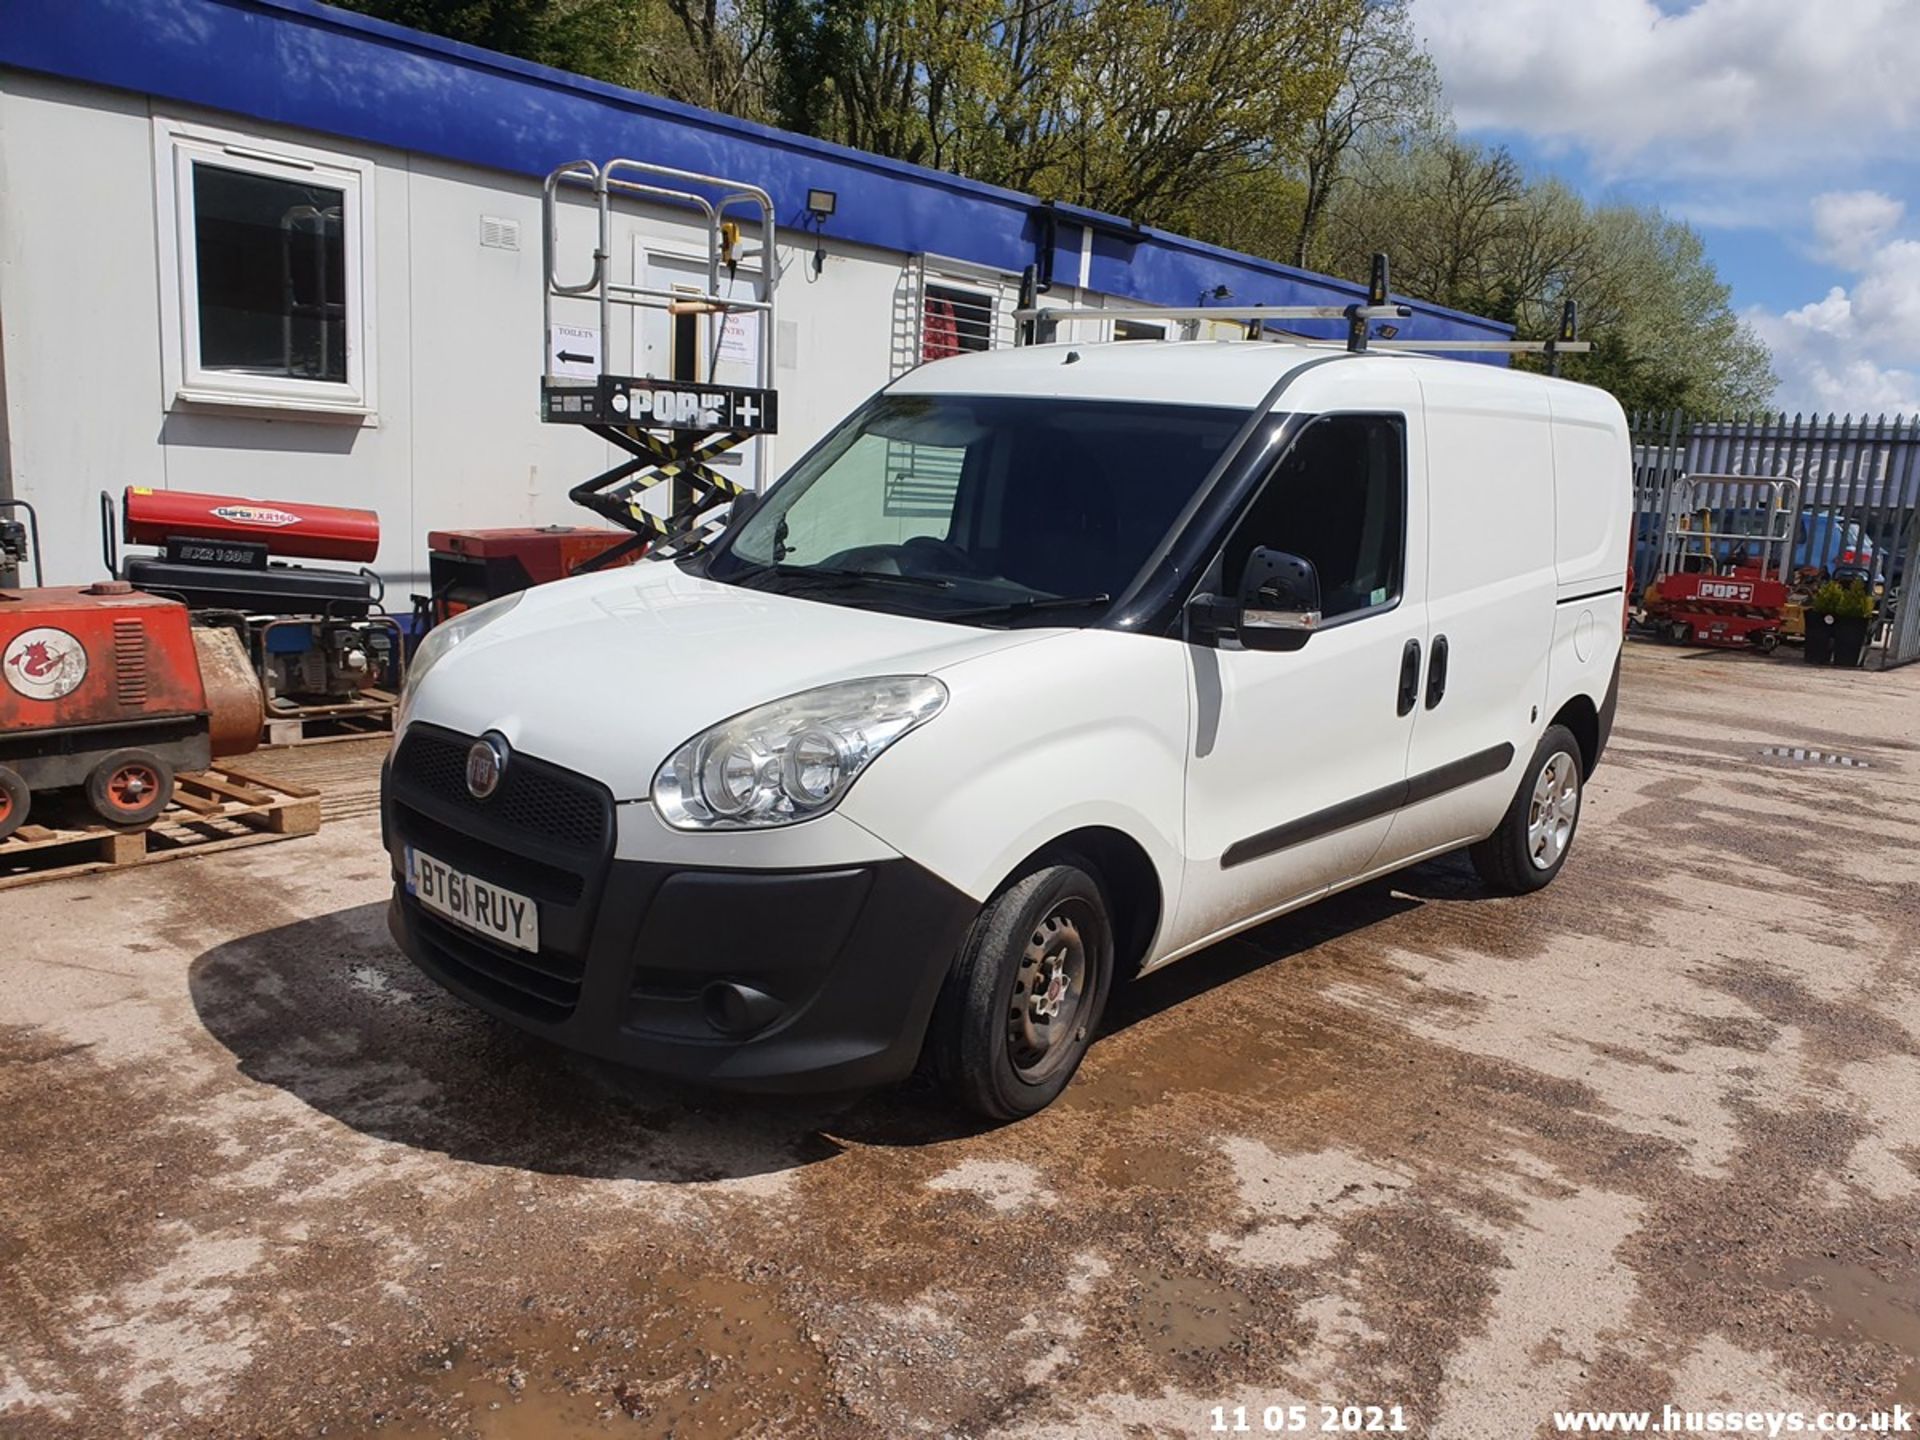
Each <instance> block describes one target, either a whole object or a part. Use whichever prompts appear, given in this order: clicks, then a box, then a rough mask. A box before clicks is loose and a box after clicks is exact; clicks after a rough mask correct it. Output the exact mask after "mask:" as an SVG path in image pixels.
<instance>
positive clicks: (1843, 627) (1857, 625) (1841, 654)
mask: <svg viewBox="0 0 1920 1440" xmlns="http://www.w3.org/2000/svg"><path fill="white" fill-rule="evenodd" d="M1867 627H1868V621H1867V619H1866V617H1865V616H1864V615H1862V616H1847V617H1844V618H1843V617H1841V616H1837V615H1836V616H1835V617H1834V620H1833V663H1834V664H1836V665H1845V666H1846V667H1847V668H1849V669H1852V668H1853V667H1855V666H1857V665H1858V664H1859V663H1860V657H1861V656H1863V655H1865V654H1866V652H1867Z"/></svg>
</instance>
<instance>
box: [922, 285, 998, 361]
mask: <svg viewBox="0 0 1920 1440" xmlns="http://www.w3.org/2000/svg"><path fill="white" fill-rule="evenodd" d="M920 307H921V320H920V358H921V359H922V360H944V359H946V358H947V357H948V356H949V355H963V354H965V353H966V352H968V351H970V350H991V349H992V348H993V312H994V297H993V296H992V295H991V294H989V293H988V292H986V291H983V290H966V289H962V288H961V287H960V286H958V285H928V286H927V287H926V291H925V293H924V294H923V295H922V297H921V301H920Z"/></svg>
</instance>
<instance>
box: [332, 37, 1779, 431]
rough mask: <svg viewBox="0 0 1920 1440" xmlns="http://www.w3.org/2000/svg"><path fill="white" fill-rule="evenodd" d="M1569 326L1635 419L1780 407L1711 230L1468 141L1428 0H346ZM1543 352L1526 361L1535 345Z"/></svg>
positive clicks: (903, 155) (989, 176)
mask: <svg viewBox="0 0 1920 1440" xmlns="http://www.w3.org/2000/svg"><path fill="white" fill-rule="evenodd" d="M337 3H344V4H347V5H348V6H350V8H353V9H357V10H362V11H365V12H367V13H369V14H373V15H378V16H380V17H381V18H383V19H387V20H393V21H397V22H399V23H400V24H403V25H413V26H418V27H420V28H422V29H426V30H432V31H436V32H438V33H440V34H443V35H448V36H451V37H453V38H455V39H458V40H465V41H468V42H470V43H473V44H476V45H482V46H486V47H488V48H490V49H496V50H504V51H507V52H510V53H512V54H516V55H521V56H525V57H526V58H528V59H532V60H537V61H540V62H543V63H545V64H550V65H556V66H559V67H562V68H564V69H569V70H575V71H579V72H581V73H583V74H587V75H592V76H594V77H596V78H598V79H602V80H608V81H612V82H614V83H617V84H624V85H630V86H634V87H636V88H638V89H643V90H650V91H653V92H655V93H658V94H662V95H666V96H668V97H670V98H672V99H676V100H684V101H687V102H689V103H692V104H696V105H704V106H708V107H710V108H714V109H720V110H725V111H728V112H730V113H732V114H736V115H742V116H746V117H748V118H751V119H760V120H770V121H772V122H774V123H776V124H779V125H783V126H785V127H787V128H789V129H792V130H797V131H800V132H802V133H805V134H809V135H818V136H821V137H823V138H826V139H831V140H838V141H842V142H844V143H846V144H849V145H853V146H856V147H858V148H860V149H863V150H871V151H875V152H877V153H879V154H882V155H889V156H893V157H895V158H897V159H902V160H908V161H914V162H917V163H919V164H923V165H930V166H933V167H936V168H939V169H945V170H951V171H954V172H957V173H959V174H964V175H969V176H972V177H974V178H975V179H979V180H984V181H987V182H989V183H993V184H999V185H1006V186H1009V187H1011V188H1014V189H1018V190H1024V191H1028V192H1030V193H1034V194H1038V195H1041V196H1043V197H1047V198H1051V199H1057V200H1061V201H1066V202H1069V203H1072V204H1077V205H1085V206H1089V207H1091V208H1094V209H1098V210H1105V211H1108V212H1111V213H1114V214H1118V215H1122V216H1125V217H1128V218H1130V219H1134V220H1137V221H1140V222H1143V223H1147V224H1154V225H1160V226H1164V227H1166V228H1168V229H1172V230H1176V231H1180V232H1182V233H1185V234H1190V235H1193V236H1196V237H1198V238H1200V239H1203V240H1210V241H1213V242H1214V243H1216V244H1220V245H1225V246H1229V247H1231V248H1233V249H1237V250H1242V251H1246V252H1248V253H1251V254H1256V255H1265V256H1269V257H1272V258H1274V259H1278V260H1285V261H1288V262H1290V263H1293V264H1298V265H1302V266H1308V267H1311V268H1314V269H1318V270H1322V271H1326V272H1329V273H1332V274H1338V275H1344V276H1347V277H1350V278H1355V279H1358V278H1360V277H1363V276H1364V275H1365V274H1366V272H1367V266H1368V262H1369V259H1370V257H1371V255H1372V253H1373V252H1374V251H1375V250H1385V251H1387V252H1388V254H1389V255H1390V256H1391V257H1392V260H1393V278H1394V287H1395V289H1396V290H1398V291H1399V292H1400V293H1402V294H1407V295H1412V296H1415V297H1418V298H1421V299H1425V300H1430V301H1434V302H1437V303H1439V304H1442V305H1447V306H1451V307H1453V308H1456V309H1460V310H1465V311H1468V312H1471V313H1474V314H1479V315H1486V316H1489V317H1492V318H1494V319H1499V320H1504V321H1507V322H1509V323H1511V324H1513V325H1515V326H1516V327H1517V328H1518V330H1519V333H1520V335H1521V336H1522V337H1524V338H1544V337H1545V336H1548V335H1551V334H1552V333H1553V331H1554V329H1555V327H1556V325H1557V322H1558V318H1559V309H1560V302H1561V300H1562V298H1563V297H1567V296H1571V297H1573V298H1575V299H1576V300H1578V301H1579V304H1580V312H1581V313H1580V318H1581V333H1582V335H1583V336H1584V337H1586V338H1589V339H1591V340H1592V341H1593V343H1594V350H1593V353H1592V354H1591V355H1588V356H1584V357H1577V356H1570V357H1566V358H1565V360H1564V362H1563V372H1564V373H1565V374H1567V375H1568V376H1570V377H1571V378H1574V379H1582V380H1587V381H1590V382H1592V383H1594V384H1597V385H1602V386H1604V387H1606V388H1607V389H1609V390H1611V391H1613V392H1614V394H1615V395H1617V396H1618V397H1619V399H1620V401H1621V403H1622V404H1623V405H1625V406H1626V407H1627V408H1628V409H1629V410H1648V411H1653V410H1665V409H1673V408H1678V409H1684V410H1687V411H1689V412H1690V413H1692V414H1695V415H1701V416H1715V415H1728V414H1734V413H1739V412H1742V411H1750V410H1753V409H1757V408H1760V407H1762V406H1764V405H1765V404H1766V403H1767V400H1768V398H1769V397H1770V395H1771V394H1772V391H1773V388H1774V383H1775V382H1774V376H1773V373H1772V369H1771V363H1770V357H1769V356H1768V353H1767V350H1766V347H1765V346H1764V345H1763V344H1761V342H1760V341H1759V339H1758V338H1757V337H1756V336H1755V335H1754V334H1753V332H1752V331H1751V330H1750V329H1749V328H1748V327H1747V326H1746V325H1745V324H1743V323H1742V322H1741V321H1740V319H1739V317H1738V316H1737V315H1735V314H1734V312H1733V308H1732V305H1731V301H1730V296H1729V293H1728V290H1727V287H1726V285H1725V284H1724V283H1722V282H1721V280H1720V279H1719V277H1718V275H1717V274H1716V273H1715V271H1714V268H1713V264H1712V262H1711V261H1710V260H1709V258H1708V257H1707V255H1706V252H1705V248H1704V246H1703V245H1702V243H1701V240H1700V237H1699V235H1698V234H1697V233H1696V232H1695V231H1693V230H1692V229H1691V228H1689V227H1688V226H1686V225H1684V224H1681V223H1680V222H1678V221H1676V220H1673V219H1671V218H1669V217H1668V216H1666V215H1664V214H1663V213H1661V212H1660V211H1659V210H1657V209H1654V208H1651V207H1640V206H1632V205H1624V204H1598V205H1595V204H1589V203H1588V202H1586V201H1585V200H1583V199H1582V198H1581V197H1580V196H1579V195H1577V194H1575V193H1574V192H1573V191H1571V190H1570V189H1568V188H1567V187H1566V186H1565V185H1563V184H1561V183H1560V182H1558V181H1556V180H1553V179H1543V178H1539V177H1536V176H1531V175H1528V174H1527V173H1526V172H1525V171H1524V170H1523V169H1522V168H1521V166H1520V165H1519V164H1518V162H1517V161H1515V159H1514V158H1513V156H1512V155H1511V154H1509V153H1508V152H1507V151H1506V150H1504V149H1502V148H1498V147H1486V146H1479V145H1474V144H1470V143H1467V142H1464V141H1462V140H1460V139H1459V138H1458V137H1457V136H1455V135H1454V134H1453V133H1452V129H1451V125H1450V122H1449V121H1448V120H1447V118H1446V113H1445V107H1444V104H1443V102H1442V99H1441V95H1440V89H1439V84H1438V81H1437V79H1436V78H1435V75H1434V71H1433V65H1432V63H1431V61H1430V60H1429V59H1428V57H1427V56H1426V54H1425V52H1424V51H1423V50H1422V49H1421V47H1420V45H1419V42H1418V40H1417V39H1416V37H1415V35H1414V32H1413V28H1412V25H1411V22H1410V20H1409V18H1408V10H1407V7H1408V4H1409V0H337ZM1520 363H1523V364H1524V363H1529V362H1527V361H1524V360H1523V361H1522V362H1520Z"/></svg>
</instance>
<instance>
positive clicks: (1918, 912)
mask: <svg viewBox="0 0 1920 1440" xmlns="http://www.w3.org/2000/svg"><path fill="white" fill-rule="evenodd" d="M1776 744H1786V745H1789V746H1792V745H1802V746H1813V747H1818V748H1823V749H1832V750H1839V751H1843V752H1845V753H1847V754H1849V755H1851V756H1854V757H1856V758H1858V759H1861V760H1864V761H1867V762H1869V764H1868V768H1842V767H1838V766H1831V765H1816V764H1801V763H1796V762H1793V761H1791V760H1787V759H1780V758H1770V757H1763V756H1762V755H1761V754H1760V753H1759V752H1760V751H1761V749H1762V747H1764V746H1769V745H1776ZM349 808H351V807H349ZM336 813H337V812H336ZM1917 845H1920V667H1914V668H1912V669H1909V670H1905V671H1899V672H1893V673H1890V674H1885V675H1867V674H1841V673H1831V672H1817V673H1816V672H1811V671H1809V670H1807V669H1805V668H1804V667H1796V666H1790V665H1784V664H1777V665H1762V664H1759V663H1758V662H1754V661H1751V660H1749V659H1747V658H1746V657H1742V656H1737V655H1716V654H1696V653H1693V652H1687V651H1666V650H1657V649H1648V648H1644V647H1636V648H1635V649H1634V650H1633V651H1632V653H1631V654H1630V656H1629V664H1628V668H1627V681H1626V685H1625V698H1624V701H1623V704H1622V707H1621V714H1620V722H1619V728H1618V730H1617V731H1616V734H1615V739H1614V746H1613V749H1612V750H1611V751H1610V753H1609V757H1608V763H1607V764H1606V766H1604V767H1603V768H1602V770H1601V771H1600V773H1599V774H1598V775H1597V776H1596V777H1595V779H1594V783H1593V785H1592V787H1591V788H1590V790H1589V799H1588V806H1587V811H1586V815H1585V819H1584V824H1583V826H1582V830H1581V835H1580V840H1579V843H1578V845H1577V846H1576V847H1575V852H1574V856H1573V858H1572V860H1571V862H1570V864H1569V866H1568V869H1567V870H1566V872H1565V874H1564V875H1563V876H1562V877H1561V878H1560V880H1559V881H1558V883H1556V884H1555V885H1554V887H1553V888H1552V889H1551V890H1549V891H1547V892H1545V893H1544V894H1542V895H1540V896H1536V897H1533V898H1530V899H1525V900H1500V899H1491V898H1487V897H1486V896H1484V894H1483V893H1482V892H1481V890H1480V889H1479V888H1478V886H1477V885H1476V883H1475V882H1474V880H1473V879H1472V876H1471V873H1470V872H1469V871H1468V870H1467V869H1466V868H1465V867H1464V866H1463V865H1462V864H1460V863H1459V862H1457V861H1447V862H1442V863H1436V864H1431V865H1427V866H1423V867H1421V868H1419V869H1417V870H1414V871H1411V872H1407V873H1405V874H1403V875H1401V876H1399V877H1396V878H1395V879H1394V880H1393V881H1392V882H1390V883H1379V884H1375V885H1371V886H1368V887H1366V888H1364V889H1362V890H1359V891H1355V892H1353V893H1350V894H1348V895H1346V896H1342V897H1339V898H1337V899H1335V900H1333V901H1329V902H1327V903H1324V904H1322V905H1320V906H1318V907H1315V908H1313V909H1311V910H1308V911H1305V912H1302V913H1300V914H1298V915H1295V916H1293V917H1289V918H1287V919H1285V920H1282V921H1279V922H1276V923H1274V924H1271V925H1268V926H1265V927H1263V928H1262V929H1260V930H1258V931H1256V932H1253V933H1252V934H1250V935H1248V936H1246V937H1244V938H1243V939H1240V940H1237V941H1234V942H1230V943H1228V944H1225V945H1222V946H1219V947H1217V948H1216V949H1214V950H1212V951H1210V952H1208V953H1206V954H1204V955H1202V956H1198V957H1195V958H1194V959H1192V960H1189V961H1186V962H1183V963H1182V964H1180V965H1178V966H1175V967H1173V968H1171V969H1169V970H1167V971H1164V972H1162V973H1160V974H1158V975H1156V976H1154V977H1152V978H1150V979H1148V980H1146V981H1143V982H1140V983H1137V984H1135V985H1132V986H1130V987H1127V988H1124V989H1123V990H1122V991H1121V992H1120V993H1119V995H1118V996H1117V997H1116V1009H1115V1013H1114V1014H1113V1015H1112V1016H1111V1017H1110V1019H1109V1023H1108V1026H1107V1033H1106V1034H1105V1036H1104V1038H1102V1039H1101V1040H1100V1042H1099V1043H1098V1044H1097V1045H1096V1047H1095V1049H1094V1051H1093V1053H1092V1055H1091V1057H1090V1058H1089V1060H1088V1062H1087V1064H1086V1066H1085V1068H1084V1069H1083V1071H1082V1073H1081V1077H1080V1078H1079V1079H1078V1080H1077V1081H1076V1083H1075V1084H1074V1086H1073V1087H1072V1088H1071V1089H1070V1090H1069V1091H1068V1093H1067V1095H1066V1096H1065V1097H1064V1098H1063V1100H1062V1102H1061V1103H1060V1104H1058V1105H1057V1106H1056V1107H1054V1109H1052V1110H1051V1111H1050V1112H1048V1113H1047V1114H1045V1115H1042V1116H1040V1117H1038V1118H1036V1119H1033V1120H1030V1121H1027V1122H1025V1123H1023V1124H1019V1125H1014V1126H1009V1127H1005V1128H1000V1129H986V1130H983V1129H978V1128H975V1127H971V1126H968V1125H963V1124H958V1123H956V1122H955V1121H954V1120H952V1119H951V1118H950V1117H948V1116H947V1115H945V1114H943V1112H942V1111H941V1110H940V1108H939V1107H938V1106H937V1105H936V1104H935V1103H934V1102H933V1101H932V1099H931V1098H930V1097H928V1096H925V1095H922V1094H919V1093H916V1092H915V1091H913V1090H912V1089H910V1088H909V1089H906V1090H901V1091H895V1092H892V1093H888V1094H882V1095H875V1096H867V1097H856V1098H849V1099H841V1100H832V1101H810V1102H804V1103H802V1102H796V1101H772V1102H770V1101H765V1100H750V1099H738V1098H729V1097H725V1096H714V1095H702V1094H694V1093H686V1092H681V1091H678V1090H674V1089H669V1088H664V1087H662V1086H660V1085H657V1084H654V1083H652V1082H649V1081H646V1080H643V1079H638V1078H635V1077H631V1076H627V1075H623V1074H620V1073H617V1072H613V1071H610V1070H607V1069H605V1068H601V1067H597V1066H594V1065H590V1064H587V1063H584V1062H581V1061H579V1060H576V1059H574V1058H572V1057H569V1056H567V1055H564V1054H561V1053H558V1052H555V1051H553V1050H551V1049H548V1048H546V1047H543V1046H541V1045H538V1044H536V1043H533V1042H531V1041H528V1040H526V1039H524V1038H522V1037H520V1036H519V1035H517V1034H515V1033H513V1032H510V1031H508V1030H506V1029H504V1028H502V1027H499V1026H496V1025H494V1024H493V1023H491V1022H489V1021H487V1020H485V1019H483V1018H482V1017H480V1016H479V1015H477V1014H475V1013H473V1012H471V1011H469V1010H467V1009H465V1008H463V1007H462V1006H461V1005H459V1004H457V1003H455V1002H454V1001H452V1000H451V999H449V998H448V997H446V996H445V995H443V994H442V993H440V992H439V991H438V990H437V989H436V988H435V987H434V986H433V985H432V984H430V983H429V982H427V981H426V980H425V979H423V978H422V977H421V976H419V975H418V974H417V973H416V972H414V971H412V970H411V969H410V967H409V966H408V965H407V963H406V962H405V961H404V960H403V959H402V958H401V957H400V956H399V955H397V954H396V953H395V952H394V950H393V949H392V947H391V946H390V944H389V942H388V940H387V937H386V932H385V928H384V923H383V917H382V908H383V904H384V897H385V893H386V889H387V877H386V865H385V860H384V857H383V856H382V855H381V854H380V852H379V849H378V836H377V825H376V822H375V821H374V820H373V818H372V817H371V816H369V815H366V814H365V813H364V812H363V813H359V814H357V815H355V814H349V815H347V816H346V817H345V818H335V819H330V820H329V822H328V824H327V827H326V828H325V829H324V830H323V831H322V832H321V834H320V835H318V836H317V837H314V838H311V839H302V840H296V841H291V842H288V843H285V844H277V845H269V846H263V847H260V848H257V849H251V850H244V851H237V852H233V853H230V854H227V855H223V856H218V857H209V858H207V859H205V860H193V861H185V862H181V863H178V864H173V865H165V866H159V867H154V868H151V869H148V870H145V871H132V872H125V873H119V874H113V875H94V876H89V877H86V878H84V879H80V880H70V881H62V882H57V883H52V884H48V885H44V886H39V887H35V888H31V889H28V890H25V891H17V892H12V893H9V894H7V895H5V896H4V897H0V933H3V934H4V935H6V936H7V937H8V941H9V943H8V944H7V945H6V947H5V953H4V955H3V956H0V972H3V973H4V979H5V983H4V985H0V1125H3V1126H4V1133H5V1136H6V1146H5V1155H6V1160H5V1163H4V1165H0V1267H4V1270H3V1274H4V1295H5V1302H4V1304H0V1432H4V1433H5V1434H7V1435H47V1436H95V1435H98V1436H108V1435H142V1436H145V1435H167V1436H172V1435H181V1436H255V1435H258V1436H274V1437H278V1436H289V1435H309V1434H327V1435H334V1436H342V1435H349V1436H357V1435H376V1434H377V1435H381V1436H389V1437H401V1436H442V1435H445V1436H481V1437H529V1436H542V1437H545V1436H600V1435H626V1436H642V1435H667V1434H671V1435H676V1436H697V1435H736V1434H759V1435H782V1436H786V1435H815V1434H818V1435H831V1436H853V1437H862V1436H874V1437H880V1436H887V1437H894V1436H901V1435H910V1434H920V1433H925V1434H933V1435H942V1434H950V1435H955V1436H975V1435H988V1434H992V1435H1010V1436H1081V1435H1086V1436H1111V1435H1121V1434H1126V1435H1182V1434H1195V1433H1205V1432H1206V1431H1207V1428H1208V1426H1209V1424H1210V1421H1211V1415H1210V1407H1212V1406H1214V1405H1228V1406H1232V1405H1240V1404H1245V1405H1248V1406H1250V1407H1254V1408H1255V1411H1256V1413H1255V1417H1254V1423H1255V1425H1256V1428H1257V1426H1258V1423H1259V1416H1258V1413H1257V1411H1258V1409H1259V1408H1260V1407H1264V1406H1267V1405H1276V1404H1278V1405H1285V1404H1289V1403H1294V1402H1305V1403H1309V1404H1315V1403H1320V1402H1328V1403H1333V1404H1349V1403H1351V1404H1362V1405H1365V1404H1379V1405H1399V1406H1402V1407H1404V1417H1405V1420H1406V1423H1407V1425H1408V1427H1409V1428H1410V1430H1411V1431H1412V1432H1413V1433H1416V1434H1429V1435H1444V1436H1461V1437H1466V1436H1503V1437H1505V1436H1515V1437H1519V1436H1527V1435H1531V1434H1533V1433H1534V1432H1535V1431H1536V1429H1539V1428H1540V1427H1542V1426H1543V1425H1544V1424H1546V1422H1548V1421H1549V1419H1550V1412H1551V1411H1552V1410H1553V1409H1555V1408H1562V1407H1570V1406H1579V1407H1581V1408H1591V1407H1632V1408H1642V1407H1652V1408H1657V1407H1659V1406H1660V1405H1661V1404H1663V1403H1673V1404H1675V1405H1679V1406H1690V1407H1694V1408H1701V1407H1714V1408H1726V1407H1737V1408H1740V1409H1753V1408H1770V1407H1771V1408H1788V1409H1805V1410H1808V1411H1813V1410H1817V1409H1821V1408H1831V1407H1846V1408H1854V1409H1868V1408H1872V1407H1875V1406H1887V1405H1890V1404H1892V1403H1893V1401H1894V1400H1895V1399H1896V1398H1899V1399H1903V1400H1905V1401H1906V1402H1907V1403H1909V1404H1914V1403H1920V1302H1917V1298H1916V1297H1920V1251H1917V1250H1916V1245H1920V1186H1917V1185H1916V1178H1917V1177H1920V1004H1917V1003H1916V1002H1917V1000H1920V943H1916V942H1920V884H1916V881H1920V859H1917V858H1916V846H1917ZM1315 1423H1316V1424H1317V1420H1316V1422H1315ZM1547 1431H1548V1433H1551V1427H1550V1425H1549V1426H1547Z"/></svg>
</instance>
